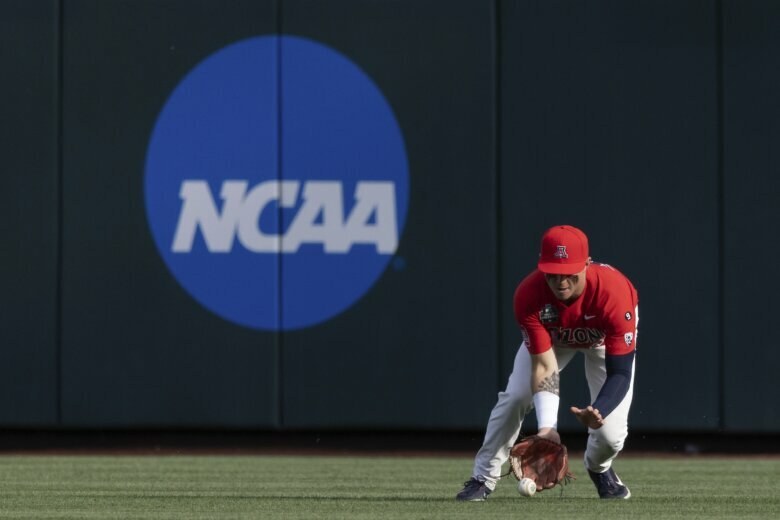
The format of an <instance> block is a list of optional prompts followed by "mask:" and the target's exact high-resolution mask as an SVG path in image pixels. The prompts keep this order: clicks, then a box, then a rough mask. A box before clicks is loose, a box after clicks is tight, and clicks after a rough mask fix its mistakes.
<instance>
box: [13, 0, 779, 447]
mask: <svg viewBox="0 0 780 520" xmlns="http://www.w3.org/2000/svg"><path fill="white" fill-rule="evenodd" d="M778 26H780V5H776V4H774V3H771V2H759V1H739V2H736V1H733V2H732V1H728V0H722V1H715V0H711V1H703V0H702V1H687V2H679V1H671V0H669V1H652V2H650V1H648V2H630V3H626V2H621V1H602V2H588V3H583V2H575V1H552V2H551V1H545V2H541V1H540V2H529V1H498V0H497V1H493V2H487V1H483V0H471V1H468V0H458V1H453V2H444V3H443V2H437V1H433V0H430V1H420V0H413V1H411V0H410V1H407V0H395V1H390V0H383V1H367V0H335V1H329V2H322V1H315V0H276V1H270V0H269V1H265V2H263V1H254V0H251V1H250V0H232V1H230V2H222V1H219V2H218V1H211V0H201V1H191V0H190V1H185V0H171V1H166V2H159V1H153V0H137V1H114V0H59V1H55V0H52V1H49V2H44V1H40V2H28V1H26V0H9V1H6V2H3V3H2V4H0V77H1V78H2V81H0V121H1V122H2V123H1V124H0V194H1V196H2V201H3V204H2V205H0V226H2V231H3V233H2V236H3V238H4V246H3V248H2V254H1V255H0V265H1V266H2V267H3V269H2V271H0V289H1V292H0V294H2V300H0V302H2V313H0V425H3V426H6V427H19V428H26V427H47V428H136V429H137V428H246V429H281V430H285V429H288V430H296V429H297V430H301V429H315V428H317V429H328V428H333V429H352V428H355V429H364V428H371V429H459V430H462V429H479V428H482V427H484V423H485V421H486V419H487V416H488V413H489V411H490V408H491V406H492V404H493V403H494V400H495V397H496V392H498V391H499V390H500V389H501V388H502V387H503V385H504V384H505V381H506V378H507V376H508V374H509V372H510V371H511V366H512V360H513V357H514V354H515V351H516V348H517V345H518V342H519V340H520V335H519V332H518V330H517V327H516V326H515V324H514V322H513V319H512V312H511V297H512V293H513V291H514V287H515V285H516V284H517V283H518V282H519V281H520V280H521V279H522V277H523V276H525V274H527V272H528V271H529V270H531V269H533V266H534V263H535V257H536V254H537V243H538V240H539V236H540V234H541V233H542V232H543V231H544V229H546V228H547V227H549V226H551V225H554V224H560V223H572V224H575V225H578V226H580V227H582V228H583V229H584V230H585V231H586V232H587V233H588V234H589V236H590V240H591V252H592V254H593V256H594V258H595V259H597V260H599V261H603V262H607V263H610V264H613V265H615V266H617V267H618V268H620V269H621V270H622V271H623V272H624V273H626V274H627V275H628V276H629V277H630V278H631V279H632V280H633V281H634V283H635V285H636V286H637V288H638V289H639V294H640V307H641V312H640V314H641V321H640V330H641V335H640V346H639V353H638V358H637V374H636V394H635V400H634V406H633V409H632V415H631V421H632V424H633V427H634V428H636V429H641V430H647V431H667V430H675V431H697V432H698V431H731V432H744V431H756V432H780V412H778V409H777V406H776V405H775V403H776V402H777V401H778V398H780V390H779V389H780V385H778V383H777V381H776V379H775V378H774V377H773V374H774V368H775V366H776V365H777V364H778V362H780V354H778V351H779V349H778V347H777V346H776V345H775V341H774V339H773V338H774V334H772V332H771V326H772V323H773V320H774V317H775V315H776V314H777V311H778V310H780V309H779V308H778V304H777V303H775V301H776V299H775V298H774V289H773V283H772V276H771V266H772V265H773V264H772V260H773V259H774V257H775V256H776V253H778V251H780V246H778V241H777V236H776V235H777V233H776V231H775V230H774V227H775V225H776V223H777V222H778V221H780V209H778V207H780V206H778V204H777V202H776V201H775V198H776V193H777V192H778V189H779V188H780V186H778V180H777V179H778V176H777V175H776V172H775V169H776V165H777V164H778V163H780V152H778V150H779V149H780V147H778V146H777V145H778V143H780V124H778V121H780V101H778V99H779V98H778V96H777V93H778V92H780V66H778V64H779V63H780V62H778V56H780V36H778V32H777V31H776V30H775V28H776V27H778ZM279 34H282V35H289V36H294V37H298V38H304V39H307V40H309V41H313V42H318V43H319V44H322V45H324V46H327V47H328V48H330V49H332V50H334V51H337V52H338V53H340V54H341V55H342V56H344V57H346V58H348V59H349V60H350V61H351V62H352V63H353V64H355V65H356V66H357V67H359V68H360V69H361V70H362V71H363V72H364V73H365V74H366V75H367V77H369V78H370V79H371V81H372V82H373V83H374V84H375V85H376V87H377V88H378V89H379V90H380V91H381V93H382V95H383V96H384V98H385V100H386V101H387V104H388V105H389V106H390V107H391V109H392V111H393V113H394V116H395V119H396V120H397V123H398V127H399V128H400V131H401V134H402V136H403V141H404V146H405V151H406V156H407V162H408V171H409V205H408V212H407V214H406V223H405V226H404V228H403V231H402V233H401V235H400V241H399V244H398V248H397V250H396V252H395V254H394V257H393V258H392V260H391V261H390V262H389V264H388V267H387V268H386V269H385V270H384V272H383V274H382V275H381V276H380V277H379V279H378V281H377V282H376V283H375V284H374V285H373V286H372V287H371V288H370V289H369V290H368V291H367V292H366V293H365V294H364V295H363V296H362V297H361V298H360V299H359V300H358V301H357V303H355V304H354V305H352V306H351V307H349V308H348V309H347V310H346V311H344V312H342V313H340V314H338V315H337V316H335V317H333V318H332V319H329V320H327V321H324V322H322V323H319V324H317V325H313V326H310V327H305V328H299V329H294V330H284V329H280V330H277V331H263V330H258V329H252V328H247V327H244V326H240V325H237V324H234V323H233V322H231V321H229V320H227V319H224V318H222V317H220V316H218V315H217V314H214V313H212V312H210V311H209V310H207V309H205V308H204V307H203V306H202V305H200V304H199V303H198V302H197V301H196V300H194V299H193V298H192V297H191V296H190V295H189V293H188V292H187V290H185V289H184V288H183V287H182V286H181V285H180V284H179V283H178V282H177V279H176V278H175V277H174V276H173V275H172V274H171V272H170V271H169V270H168V268H167V266H166V263H165V262H164V261H163V259H162V257H161V256H160V254H159V253H158V251H157V248H156V246H155V242H154V240H153V238H152V236H151V233H150V225H149V223H148V222H147V216H146V210H145V199H144V171H145V161H146V159H147V147H148V146H149V142H150V136H151V133H152V130H153V128H154V127H155V123H156V121H157V118H158V116H159V114H160V111H161V109H162V108H163V106H164V105H165V103H166V100H167V99H168V98H169V96H171V93H172V92H173V91H174V89H175V88H176V86H177V85H178V84H179V83H180V82H181V81H182V79H183V78H184V77H185V76H186V75H187V74H188V72H190V71H191V70H192V69H193V68H194V67H195V66H196V65H198V64H199V63H201V62H203V60H204V59H206V58H207V57H208V56H211V55H213V54H214V53H215V52H216V51H218V50H220V49H223V48H225V47H226V46H228V45H230V44H232V43H235V42H238V41H240V40H245V39H247V38H251V37H256V36H273V35H279ZM284 56H285V55H284V54H283V53H281V52H280V54H279V55H278V56H277V57H276V58H275V59H273V60H271V61H269V62H268V63H264V64H263V65H262V66H263V67H267V73H268V74H269V75H271V76H272V75H273V74H275V73H276V72H277V71H278V70H281V69H282V68H283V67H284V63H283V59H284ZM290 88H292V87H291V86H290V85H286V84H284V82H283V81H280V82H279V84H278V94H279V95H278V97H274V98H273V100H271V101H272V103H274V106H277V107H278V106H281V105H280V101H279V100H284V99H285V95H289V94H291V91H290V90H289V89H290ZM282 102H283V101H282ZM285 122H286V120H285V119H284V117H281V116H280V118H279V121H278V127H275V128H276V130H275V131H276V132H277V133H276V134H275V135H277V137H278V139H279V140H280V143H282V141H283V139H284V136H285V135H286V134H285V132H286V129H285ZM272 126H274V125H272ZM280 150H283V145H282V144H280ZM355 153H356V154H360V153H376V151H373V150H371V151H366V150H355ZM277 168H278V171H279V175H280V178H284V177H285V171H286V170H285V168H286V165H285V164H284V161H283V154H282V155H280V157H279V158H278V159H277ZM284 265H285V258H284V255H280V256H279V262H278V269H279V277H278V278H276V283H275V285H274V286H273V287H269V288H268V290H269V291H270V294H272V295H275V296H274V298H277V300H276V301H278V302H279V303H280V306H279V307H278V308H276V309H275V311H274V312H276V313H277V314H278V315H279V319H280V320H283V310H284V307H283V305H282V304H283V302H284V301H285V298H286V297H287V295H288V292H286V291H288V288H287V287H286V284H285V283H284V280H285V278H284V276H283V272H284ZM312 268H316V266H312ZM204 276H208V274H204ZM580 366H581V362H579V363H578V362H576V361H575V362H574V363H573V365H572V366H570V367H569V368H567V369H566V371H564V377H563V378H562V380H563V393H564V396H563V400H564V402H565V403H566V404H569V403H571V404H583V403H584V402H585V399H586V386H585V382H584V377H583V376H582V374H581V370H580ZM562 416H563V418H562V422H561V425H562V426H561V428H562V429H574V428H577V425H576V424H575V423H574V422H573V421H572V420H569V419H568V417H566V414H562Z"/></svg>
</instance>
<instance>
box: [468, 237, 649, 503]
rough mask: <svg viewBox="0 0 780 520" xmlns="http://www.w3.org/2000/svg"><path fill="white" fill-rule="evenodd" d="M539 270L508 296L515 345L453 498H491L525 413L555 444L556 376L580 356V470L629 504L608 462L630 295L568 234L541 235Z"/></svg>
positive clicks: (632, 324)
mask: <svg viewBox="0 0 780 520" xmlns="http://www.w3.org/2000/svg"><path fill="white" fill-rule="evenodd" d="M537 267H538V268H537V269H536V270H534V271H533V272H532V273H531V274H530V275H528V276H527V277H526V278H525V279H524V280H523V281H522V282H521V283H520V285H518V287H517V289H516V290H515V295H514V312H515V319H516V320H517V322H518V324H519V325H520V329H521V331H522V334H523V343H522V345H520V348H519V350H518V352H517V355H516V357H515V362H514V367H513V370H512V374H511V375H510V376H509V382H508V383H507V386H506V390H505V391H503V392H499V394H498V402H497V403H496V405H495V407H494V408H493V411H492V412H491V414H490V420H489V421H488V425H487V432H486V433H485V440H484V442H483V444H482V448H481V449H480V450H479V451H478V452H477V456H476V459H475V462H474V470H473V476H472V477H471V479H470V480H468V481H467V482H466V483H465V484H464V488H463V489H462V490H461V491H460V493H458V494H457V497H456V498H457V499H458V500H469V501H481V500H485V499H486V498H487V497H488V495H490V493H491V492H492V491H493V490H494V489H495V487H496V484H497V483H498V480H499V478H500V476H501V466H502V465H503V464H504V462H506V460H507V458H508V457H509V451H510V449H511V447H512V445H513V443H514V441H515V439H516V438H517V436H518V434H519V432H520V427H521V425H522V423H523V418H524V417H525V415H526V414H527V413H529V412H530V411H531V409H535V410H536V418H537V421H538V425H539V431H538V435H539V436H541V437H545V438H548V439H551V440H554V441H556V442H560V437H559V436H558V432H557V426H558V405H559V395H560V379H559V372H560V371H561V370H563V368H564V367H565V366H566V365H567V364H568V363H569V361H571V360H572V358H573V357H574V356H575V355H576V354H577V353H578V352H581V353H582V354H583V355H584V356H585V376H586V378H587V381H588V387H589V389H590V398H591V404H589V405H587V406H584V407H583V408H577V407H574V406H572V407H571V408H570V411H571V413H573V414H574V415H575V416H576V417H577V419H578V420H579V421H580V422H581V423H582V424H584V425H585V426H587V427H588V433H589V437H588V446H587V449H586V451H585V467H586V469H587V470H588V473H589V474H590V477H591V479H592V480H593V482H594V484H595V485H596V489H597V490H598V494H599V496H600V497H601V498H629V497H630V496H631V492H630V491H629V489H628V488H627V487H626V485H625V484H623V482H621V481H620V479H619V478H618V476H617V475H616V474H615V471H614V470H613V469H612V461H613V460H614V459H615V457H616V456H617V454H618V453H619V452H620V450H621V449H622V448H623V442H624V440H625V438H626V436H627V435H628V410H629V408H630V406H631V397H632V394H633V381H634V353H635V350H636V342H637V322H638V321H639V317H638V315H637V313H638V307H637V292H636V289H635V288H634V286H633V285H632V284H631V282H630V281H629V280H628V279H627V278H626V277H625V276H624V275H623V274H621V273H620V272H619V271H618V270H617V269H615V268H614V267H611V266H609V265H606V264H599V263H595V262H593V261H592V260H591V258H590V256H589V254H588V238H587V236H585V233H583V232H582V231H580V230H579V229H577V228H575V227H572V226H555V227H553V228H550V229H549V230H547V231H546V232H545V233H544V236H543V237H542V246H541V252H540V254H539V263H538V266H537Z"/></svg>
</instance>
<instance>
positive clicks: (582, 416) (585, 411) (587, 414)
mask: <svg viewBox="0 0 780 520" xmlns="http://www.w3.org/2000/svg"><path fill="white" fill-rule="evenodd" d="M570 410H571V413H573V414H574V416H575V417H577V420H578V421H580V422H581V423H582V424H584V425H585V426H587V427H588V428H593V429H594V430H598V429H599V428H601V427H602V426H604V418H603V417H601V413H600V412H599V411H598V409H596V408H593V407H592V406H588V407H587V408H577V407H576V406H572V407H571V408H570Z"/></svg>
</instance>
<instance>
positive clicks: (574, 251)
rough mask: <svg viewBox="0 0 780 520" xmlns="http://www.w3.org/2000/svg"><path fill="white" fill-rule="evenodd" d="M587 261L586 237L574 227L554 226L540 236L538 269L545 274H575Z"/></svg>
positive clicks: (583, 267)
mask: <svg viewBox="0 0 780 520" xmlns="http://www.w3.org/2000/svg"><path fill="white" fill-rule="evenodd" d="M587 261H588V237H587V236H586V235H585V233H583V232H582V231H581V230H579V229H577V228H576V227H574V226H554V227H551V228H550V229H548V230H547V231H545V232H544V235H542V251H541V252H540V253H539V264H538V268H539V270H540V271H541V272H543V273H545V274H577V273H579V272H581V271H582V270H583V269H585V263H586V262H587Z"/></svg>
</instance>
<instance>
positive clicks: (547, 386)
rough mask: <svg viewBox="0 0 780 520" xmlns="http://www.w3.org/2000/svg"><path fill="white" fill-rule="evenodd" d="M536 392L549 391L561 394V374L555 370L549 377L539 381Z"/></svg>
mask: <svg viewBox="0 0 780 520" xmlns="http://www.w3.org/2000/svg"><path fill="white" fill-rule="evenodd" d="M537 392H550V393H552V394H555V395H561V376H560V375H559V374H558V371H557V370H556V371H555V372H553V373H552V375H550V376H549V377H545V378H544V379H542V380H541V381H539V385H538V389H537Z"/></svg>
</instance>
